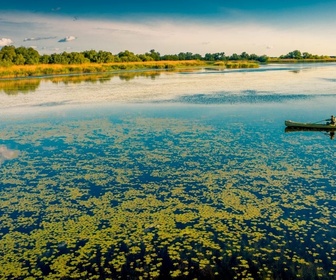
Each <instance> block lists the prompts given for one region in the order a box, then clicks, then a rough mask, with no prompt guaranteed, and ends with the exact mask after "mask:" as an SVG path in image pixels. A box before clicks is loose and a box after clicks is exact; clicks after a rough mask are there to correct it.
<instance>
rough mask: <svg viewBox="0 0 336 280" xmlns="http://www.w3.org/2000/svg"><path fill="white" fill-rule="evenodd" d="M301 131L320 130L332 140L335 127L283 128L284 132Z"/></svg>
mask: <svg viewBox="0 0 336 280" xmlns="http://www.w3.org/2000/svg"><path fill="white" fill-rule="evenodd" d="M301 131H310V132H312V131H313V132H314V131H317V132H322V133H323V134H325V135H328V136H329V137H330V139H331V140H332V139H334V137H335V131H336V128H333V129H330V128H329V129H326V128H307V127H286V128H285V132H286V133H288V132H301Z"/></svg>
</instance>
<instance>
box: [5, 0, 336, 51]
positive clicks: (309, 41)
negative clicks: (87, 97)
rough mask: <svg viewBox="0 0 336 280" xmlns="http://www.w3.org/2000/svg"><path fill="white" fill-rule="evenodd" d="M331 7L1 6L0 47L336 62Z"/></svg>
mask: <svg viewBox="0 0 336 280" xmlns="http://www.w3.org/2000/svg"><path fill="white" fill-rule="evenodd" d="M335 27H336V1H313V0H306V1H301V0H296V1H287V0H283V1H277V0H275V1H270V0H268V1H266V0H265V1H264V0H259V1H258V0H256V1H242V0H230V1H229V0H222V1H220V0H208V1H204V0H202V1H201V0H185V1H183V0H180V1H178V0H170V1H157V0H156V1H153V0H147V1H146V0H143V1H139V0H128V1H114V0H96V1H70V0H67V1H65V0H63V1H61V0H48V1H45V0H44V1H42V0H34V1H29V0H25V1H5V3H2V4H1V6H0V47H1V46H4V45H6V44H13V45H15V46H17V47H18V46H25V47H34V48H36V49H37V50H38V51H39V52H40V53H55V52H63V51H68V52H70V51H83V50H90V49H95V50H106V51H111V52H112V53H118V52H120V51H124V50H129V51H132V52H135V53H145V52H147V51H149V50H151V49H155V50H156V51H158V52H160V53H161V54H177V53H179V52H187V51H188V52H192V53H199V54H202V55H204V54H205V53H207V52H210V53H214V52H225V53H226V54H227V55H230V54H232V53H241V52H243V51H246V52H248V53H255V54H258V55H263V54H266V55H269V56H279V55H281V54H286V53H288V52H290V51H293V50H295V49H299V50H301V51H302V52H303V51H307V52H310V53H313V54H319V55H323V54H325V55H336V36H335V35H336V28H335Z"/></svg>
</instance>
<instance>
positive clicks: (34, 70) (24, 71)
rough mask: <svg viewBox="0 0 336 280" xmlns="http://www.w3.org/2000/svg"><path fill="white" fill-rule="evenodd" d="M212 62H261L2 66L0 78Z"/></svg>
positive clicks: (244, 64)
mask: <svg viewBox="0 0 336 280" xmlns="http://www.w3.org/2000/svg"><path fill="white" fill-rule="evenodd" d="M209 64H212V65H214V66H220V67H224V68H258V67H259V64H258V63H256V62H248V61H235V62H231V61H230V62H206V61H200V60H187V61H148V62H118V63H105V64H98V63H86V64H76V65H62V64H39V65H20V66H18V65H14V66H1V67H0V78H7V79H8V78H21V77H39V76H48V75H61V74H82V73H104V72H113V71H120V70H137V69H139V70H142V69H165V70H176V69H179V68H185V67H201V66H206V65H209Z"/></svg>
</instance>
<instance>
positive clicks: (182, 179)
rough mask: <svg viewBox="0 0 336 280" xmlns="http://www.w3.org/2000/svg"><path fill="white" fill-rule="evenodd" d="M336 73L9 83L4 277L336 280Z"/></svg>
mask: <svg viewBox="0 0 336 280" xmlns="http://www.w3.org/2000/svg"><path fill="white" fill-rule="evenodd" d="M335 70H336V65H335V64H331V63H330V64H293V65H268V66H264V67H262V68H260V69H251V70H235V71H233V70H218V69H198V70H195V71H182V72H179V73H173V72H154V73H153V72H152V73H147V75H145V74H143V73H138V72H135V73H133V75H131V74H127V75H126V74H125V73H124V74H123V75H124V76H121V77H119V76H117V75H112V76H86V77H81V78H80V77H64V78H63V79H61V78H57V79H56V78H46V79H37V80H36V79H35V80H17V81H14V82H12V81H6V82H3V83H2V82H1V83H2V85H5V86H3V87H2V88H3V92H2V93H0V109H1V113H0V119H1V123H0V194H1V200H0V206H1V207H0V252H1V253H0V254H1V258H0V271H1V273H2V275H1V276H2V277H3V278H4V279H13V278H15V279H27V278H28V277H32V278H34V279H60V278H64V279H69V278H70V279H85V278H86V279H87V278H89V279H95V278H96V279H97V278H101V279H104V278H106V279H111V278H112V279H118V278H121V279H141V278H142V279H155V278H158V279H169V278H175V277H179V278H181V279H182V278H185V279H209V278H218V279H223V278H225V279H334V278H335V273H336V272H335V267H336V257H335V254H336V250H335V248H336V246H335V241H336V234H335V228H336V224H335V221H336V216H335V208H336V202H335V201H336V190H335V179H336V178H335V177H336V176H335V172H334V165H335V160H334V156H335V140H333V139H331V138H332V136H331V135H330V134H329V133H326V132H311V131H302V132H291V133H285V127H284V120H285V119H292V120H296V121H312V122H315V121H319V120H323V119H325V118H327V117H329V116H330V114H335V107H334V104H335V101H336V90H335V81H336V77H335V74H334V73H336V72H335ZM125 77H127V78H125ZM1 83H0V85H1ZM24 84H27V85H29V86H28V88H27V87H26V86H24ZM32 84H34V86H32ZM18 85H19V86H18ZM0 87H1V86H0Z"/></svg>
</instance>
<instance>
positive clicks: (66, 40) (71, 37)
mask: <svg viewBox="0 0 336 280" xmlns="http://www.w3.org/2000/svg"><path fill="white" fill-rule="evenodd" d="M73 40H76V37H75V36H67V37H65V38H63V39H61V40H59V41H58V42H60V43H66V42H70V41H73Z"/></svg>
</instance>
